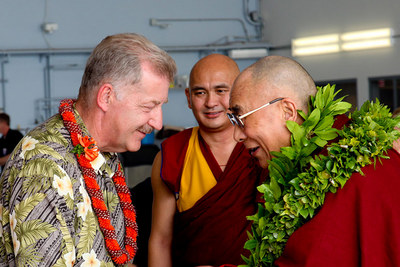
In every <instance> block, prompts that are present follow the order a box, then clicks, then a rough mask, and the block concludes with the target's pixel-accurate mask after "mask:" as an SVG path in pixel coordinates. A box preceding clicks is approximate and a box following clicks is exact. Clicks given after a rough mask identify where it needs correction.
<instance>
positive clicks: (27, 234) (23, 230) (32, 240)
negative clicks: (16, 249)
mask: <svg viewBox="0 0 400 267" xmlns="http://www.w3.org/2000/svg"><path fill="white" fill-rule="evenodd" d="M55 231H57V229H56V228H55V227H54V226H53V225H51V224H49V223H47V222H42V221H40V220H31V221H25V222H23V223H21V224H19V227H17V228H16V230H15V232H16V233H17V236H18V238H19V240H20V242H21V247H22V248H26V247H28V246H29V245H32V244H36V243H37V242H38V239H41V238H47V237H48V236H49V234H51V233H52V232H55Z"/></svg>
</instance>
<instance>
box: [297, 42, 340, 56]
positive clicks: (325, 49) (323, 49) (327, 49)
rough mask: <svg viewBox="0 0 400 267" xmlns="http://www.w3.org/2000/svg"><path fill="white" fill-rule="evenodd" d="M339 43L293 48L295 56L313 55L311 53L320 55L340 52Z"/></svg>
mask: <svg viewBox="0 0 400 267" xmlns="http://www.w3.org/2000/svg"><path fill="white" fill-rule="evenodd" d="M339 50H340V49H339V45H338V44H332V45H323V46H309V47H299V48H296V49H293V50H292V51H293V52H292V55H293V56H311V55H320V54H329V53H336V52H339Z"/></svg>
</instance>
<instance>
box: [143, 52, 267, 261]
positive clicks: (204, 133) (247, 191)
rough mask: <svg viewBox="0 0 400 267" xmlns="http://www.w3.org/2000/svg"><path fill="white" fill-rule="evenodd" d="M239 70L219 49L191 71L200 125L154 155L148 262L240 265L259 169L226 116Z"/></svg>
mask: <svg viewBox="0 0 400 267" xmlns="http://www.w3.org/2000/svg"><path fill="white" fill-rule="evenodd" d="M238 74H239V69H238V67H237V65H236V63H235V62H234V61H233V60H232V59H230V58H229V57H227V56H224V55H221V54H211V55H209V56H206V57H204V58H202V59H201V60H199V61H198V62H197V63H196V64H195V65H194V67H193V68H192V70H191V73H190V81H189V84H190V85H189V88H187V89H186V91H185V93H186V97H187V101H188V106H189V108H190V109H192V112H193V115H194V116H195V118H196V120H197V122H198V124H199V126H198V127H195V128H191V129H187V130H184V131H183V132H180V133H177V134H175V135H173V136H172V137H170V138H168V139H167V140H166V141H164V142H163V143H162V145H161V153H159V154H158V155H157V156H156V158H155V160H154V164H153V171H152V177H151V179H152V186H153V192H154V202H153V219H152V229H151V235H150V241H149V242H150V243H149V266H154V267H155V266H157V267H162V266H174V267H175V266H197V265H221V264H225V263H233V264H239V263H241V256H240V255H241V254H242V253H245V252H246V251H245V250H243V245H244V242H245V241H246V239H247V233H246V231H247V230H249V229H250V228H249V227H250V222H249V221H247V220H246V215H250V214H253V213H254V212H255V210H256V199H255V198H256V197H255V196H256V191H255V188H256V185H257V184H258V179H259V172H260V168H259V167H257V166H256V165H255V163H256V162H254V161H253V160H252V159H251V157H250V155H249V154H248V152H247V151H246V150H245V147H244V146H243V145H242V144H240V143H239V144H238V143H237V142H236V141H235V140H234V139H233V127H232V125H231V124H230V122H229V120H228V118H227V117H226V111H227V108H228V104H229V93H230V90H231V86H232V84H233V82H234V80H235V78H236V76H237V75H238Z"/></svg>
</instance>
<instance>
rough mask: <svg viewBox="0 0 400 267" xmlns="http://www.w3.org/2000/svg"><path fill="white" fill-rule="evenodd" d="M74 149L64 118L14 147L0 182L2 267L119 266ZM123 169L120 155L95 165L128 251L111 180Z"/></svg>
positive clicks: (52, 121) (103, 156)
mask: <svg viewBox="0 0 400 267" xmlns="http://www.w3.org/2000/svg"><path fill="white" fill-rule="evenodd" d="M75 116H76V118H77V121H78V124H79V125H80V126H81V128H82V131H83V133H84V134H85V135H89V133H88V131H87V129H86V127H85V126H84V124H83V122H82V120H81V118H80V117H79V115H78V114H77V112H76V110H75ZM72 149H73V145H72V142H71V139H70V135H69V132H68V131H67V130H66V128H65V127H64V124H63V121H62V118H61V116H60V115H55V116H53V117H52V118H50V119H49V120H48V121H46V122H45V123H43V124H42V125H39V126H38V127H36V128H35V129H33V130H32V131H31V132H29V133H28V134H27V135H26V136H25V137H24V138H23V139H22V140H21V142H20V143H19V144H18V146H17V147H16V148H15V150H14V152H13V154H12V155H11V157H10V159H9V161H8V163H7V165H6V167H5V169H4V171H3V174H2V177H1V179H0V194H1V197H0V266H85V267H86V266H114V264H113V262H112V260H111V258H110V255H109V253H108V252H107V249H106V247H105V242H104V238H103V235H102V233H101V230H100V228H99V225H98V221H97V217H96V215H95V213H94V212H93V210H92V206H91V200H90V197H89V195H88V193H87V191H86V189H85V184H84V181H83V177H82V173H81V171H80V169H79V165H78V163H77V161H76V158H75V155H74V154H73V153H71V150H72ZM118 164H119V160H118V156H117V154H115V153H100V154H99V157H97V159H96V160H95V161H93V162H92V166H93V168H94V169H95V171H96V173H97V183H98V184H99V186H100V188H101V190H102V191H103V196H104V201H105V204H106V206H107V208H108V210H109V212H110V215H111V224H112V225H113V226H114V228H115V230H116V235H117V240H118V242H119V244H120V245H122V246H123V244H124V236H125V226H124V215H123V213H122V210H121V207H120V203H119V198H118V195H117V193H116V189H115V186H114V183H113V181H112V176H113V174H114V173H115V171H116V170H117V169H118Z"/></svg>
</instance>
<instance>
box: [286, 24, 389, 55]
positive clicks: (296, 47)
mask: <svg viewBox="0 0 400 267" xmlns="http://www.w3.org/2000/svg"><path fill="white" fill-rule="evenodd" d="M391 45H392V29H390V28H383V29H374V30H368V31H356V32H347V33H343V34H328V35H319V36H312V37H306V38H299V39H293V40H292V56H307V55H318V54H328V53H336V52H340V51H353V50H361V49H372V48H380V47H388V46H391Z"/></svg>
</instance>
